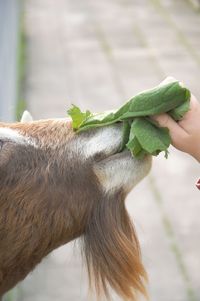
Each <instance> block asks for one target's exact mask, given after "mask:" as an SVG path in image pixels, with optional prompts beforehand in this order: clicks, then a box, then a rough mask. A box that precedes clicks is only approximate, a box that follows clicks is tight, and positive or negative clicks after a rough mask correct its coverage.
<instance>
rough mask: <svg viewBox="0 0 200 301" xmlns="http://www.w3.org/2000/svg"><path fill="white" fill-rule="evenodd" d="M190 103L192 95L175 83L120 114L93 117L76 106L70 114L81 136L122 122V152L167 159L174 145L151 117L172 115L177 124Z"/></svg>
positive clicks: (133, 100) (134, 100) (134, 101)
mask: <svg viewBox="0 0 200 301" xmlns="http://www.w3.org/2000/svg"><path fill="white" fill-rule="evenodd" d="M189 102H190V91H189V90H188V89H187V88H185V87H183V86H182V84H180V83H179V82H178V81H177V80H174V81H173V82H170V83H166V84H162V85H159V86H157V87H155V88H153V89H149V90H146V91H143V92H141V93H138V94H137V95H135V96H134V97H132V98H131V99H130V100H129V101H127V102H126V103H125V104H124V105H123V106H121V107H120V108H119V109H118V110H113V111H106V112H103V113H98V114H91V113H90V112H89V111H86V112H85V113H84V112H81V110H80V109H79V108H78V107H76V106H73V107H72V108H71V109H70V110H69V111H68V114H69V115H70V116H71V117H72V120H73V128H74V129H75V130H77V131H78V132H81V131H86V130H88V129H90V128H97V127H101V126H106V125H109V124H113V123H116V122H123V133H122V145H121V148H120V151H122V150H123V149H124V148H125V147H127V148H128V149H129V150H130V151H131V153H132V154H133V155H134V156H136V157H138V158H142V157H143V156H144V155H145V154H151V155H153V156H157V155H158V154H159V153H160V152H161V151H164V152H165V157H166V158H167V156H168V150H167V149H168V147H169V145H170V143H171V139H170V135H169V130H168V129H167V128H161V127H159V125H158V123H156V122H155V121H153V120H152V119H150V116H151V115H156V114H160V113H169V114H170V116H171V117H172V118H173V119H174V120H176V121H177V120H180V119H181V118H183V116H184V114H185V113H186V112H187V111H188V110H189Z"/></svg>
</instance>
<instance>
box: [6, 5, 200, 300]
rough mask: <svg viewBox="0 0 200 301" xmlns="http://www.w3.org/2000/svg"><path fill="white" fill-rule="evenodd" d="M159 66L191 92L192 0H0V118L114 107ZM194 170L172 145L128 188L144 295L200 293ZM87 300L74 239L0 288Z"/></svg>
mask: <svg viewBox="0 0 200 301" xmlns="http://www.w3.org/2000/svg"><path fill="white" fill-rule="evenodd" d="M168 75H171V76H174V77H175V78H177V79H179V80H181V81H183V82H184V83H185V84H186V85H187V86H188V87H189V88H190V89H191V91H192V92H193V94H195V95H196V96H197V98H198V99H199V100H200V3H199V1H198V0H99V1H98V0H26V1H24V2H20V1H19V0H0V119H1V120H4V121H11V120H15V119H18V120H19V118H20V115H21V113H22V111H23V109H24V108H27V109H28V110H29V111H30V112H31V113H32V115H33V117H34V118H35V119H40V118H49V117H65V116H66V111H67V109H68V108H69V106H70V104H71V103H74V104H76V105H78V106H80V107H81V108H82V109H84V110H85V109H90V110H91V111H96V112H97V111H104V110H108V109H114V108H117V107H119V106H120V105H122V104H123V103H124V101H126V100H127V99H129V98H130V97H132V96H133V95H134V94H135V93H137V92H139V91H141V90H143V89H148V88H151V87H153V86H155V85H157V84H158V83H159V82H160V81H162V80H163V79H164V78H165V77H166V76H168ZM199 175H200V168H199V164H198V163H197V162H195V161H194V159H192V158H191V157H189V156H188V155H186V154H184V153H180V152H178V151H176V150H175V149H174V148H172V147H171V148H170V155H169V159H167V160H166V159H165V158H164V156H163V154H160V155H159V156H158V157H157V158H154V164H153V168H152V172H151V174H150V175H149V176H148V177H147V178H146V179H145V180H144V181H143V182H142V183H141V184H139V185H138V186H137V187H136V188H135V189H134V190H133V191H132V192H131V193H130V194H129V196H128V198H127V208H128V210H129V213H130V215H131V216H132V218H133V221H134V224H135V226H136V228H137V232H138V236H139V240H140V242H141V248H142V254H143V259H144V264H145V266H146V268H147V271H148V274H149V285H148V290H149V294H150V300H152V301H198V300H200V277H199V271H200V218H199V214H200V192H199V191H198V190H197V189H196V187H195V182H196V180H197V178H198V177H199ZM113 299H114V300H115V301H116V300H119V299H118V298H117V297H116V296H114V297H113ZM86 300H89V297H88V293H87V275H86V273H85V271H84V268H83V267H82V262H81V257H80V253H79V248H78V244H77V246H75V247H74V244H73V243H70V244H68V245H66V246H63V247H62V248H59V249H57V250H55V251H54V252H53V253H51V254H50V255H49V256H48V257H47V258H45V259H44V260H43V261H42V263H41V264H40V265H39V266H38V267H37V268H36V269H35V270H34V271H33V272H32V273H31V274H29V275H28V277H27V278H26V279H25V280H24V281H23V282H22V283H20V284H19V285H18V286H17V287H16V288H15V289H14V290H12V291H11V292H9V293H8V294H7V295H6V296H5V297H4V301H86ZM90 300H92V301H95V299H94V298H93V299H90ZM138 301H139V300H138Z"/></svg>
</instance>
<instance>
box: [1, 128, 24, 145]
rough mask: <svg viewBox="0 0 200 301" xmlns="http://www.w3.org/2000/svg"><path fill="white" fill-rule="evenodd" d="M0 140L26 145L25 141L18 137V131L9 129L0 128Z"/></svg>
mask: <svg viewBox="0 0 200 301" xmlns="http://www.w3.org/2000/svg"><path fill="white" fill-rule="evenodd" d="M0 139H7V140H11V141H13V142H15V143H18V144H27V139H26V138H25V137H23V136H22V135H20V134H19V133H18V131H16V130H13V129H9V128H0Z"/></svg>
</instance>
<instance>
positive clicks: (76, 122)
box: [67, 105, 91, 130]
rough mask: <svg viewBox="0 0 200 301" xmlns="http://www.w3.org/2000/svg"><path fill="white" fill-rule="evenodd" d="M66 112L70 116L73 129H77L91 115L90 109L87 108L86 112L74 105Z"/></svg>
mask: <svg viewBox="0 0 200 301" xmlns="http://www.w3.org/2000/svg"><path fill="white" fill-rule="evenodd" d="M67 113H68V115H69V116H70V117H71V118H72V126H73V129H75V130H77V129H78V128H79V127H80V126H81V124H82V123H83V122H85V121H86V120H87V119H88V117H89V116H90V115H91V112H90V111H88V110H87V111H86V112H82V111H81V110H80V108H79V107H77V106H75V105H72V107H71V108H70V109H69V110H68V111H67Z"/></svg>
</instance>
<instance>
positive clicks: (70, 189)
mask: <svg viewBox="0 0 200 301" xmlns="http://www.w3.org/2000/svg"><path fill="white" fill-rule="evenodd" d="M25 115H27V113H26V114H25ZM25 115H24V116H25ZM24 116H23V118H22V121H23V122H17V123H3V122H0V298H1V297H2V296H3V295H4V294H5V293H6V292H7V291H8V290H10V289H11V288H13V287H14V286H15V285H16V284H17V283H18V282H19V281H21V280H23V279H24V278H25V277H26V275H27V274H28V273H29V272H30V271H32V270H33V269H34V267H35V266H36V265H37V264H38V263H39V262H40V261H41V260H42V259H43V258H44V257H45V256H46V255H47V254H49V253H50V252H51V251H52V250H54V249H55V248H57V247H59V246H61V245H63V244H66V243H68V242H69V241H71V240H74V239H76V238H78V237H81V239H82V248H83V250H82V251H83V255H84V257H85V261H86V266H87V270H88V275H89V286H90V288H95V291H96V295H97V297H98V296H102V295H104V296H106V297H107V298H109V296H110V293H109V291H110V288H112V289H113V290H115V291H116V293H117V294H118V295H119V296H121V297H122V298H124V299H126V300H136V295H137V294H138V292H139V293H142V294H146V290H145V282H146V279H147V276H146V272H145V269H144V267H143V264H142V259H141V254H140V247H139V243H138V239H137V236H136V233H135V230H134V227H133V225H132V223H131V221H130V218H129V216H128V213H127V211H126V208H125V202H124V200H125V197H126V195H127V194H128V193H129V192H130V190H131V189H132V188H133V187H134V186H135V185H136V184H137V183H138V182H139V181H140V180H141V179H142V178H143V177H144V176H146V174H147V173H148V172H149V170H150V167H151V157H150V156H146V157H145V158H144V159H143V160H138V159H136V158H133V157H132V156H131V154H130V152H129V151H128V150H125V151H122V152H119V149H120V146H121V143H122V125H121V123H117V124H115V125H110V126H106V127H102V128H98V129H92V130H89V131H87V132H82V133H79V134H76V133H74V132H73V130H72V126H71V120H70V119H69V118H66V119H49V120H38V121H30V120H29V121H26V120H25V119H26V118H25V117H24Z"/></svg>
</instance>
